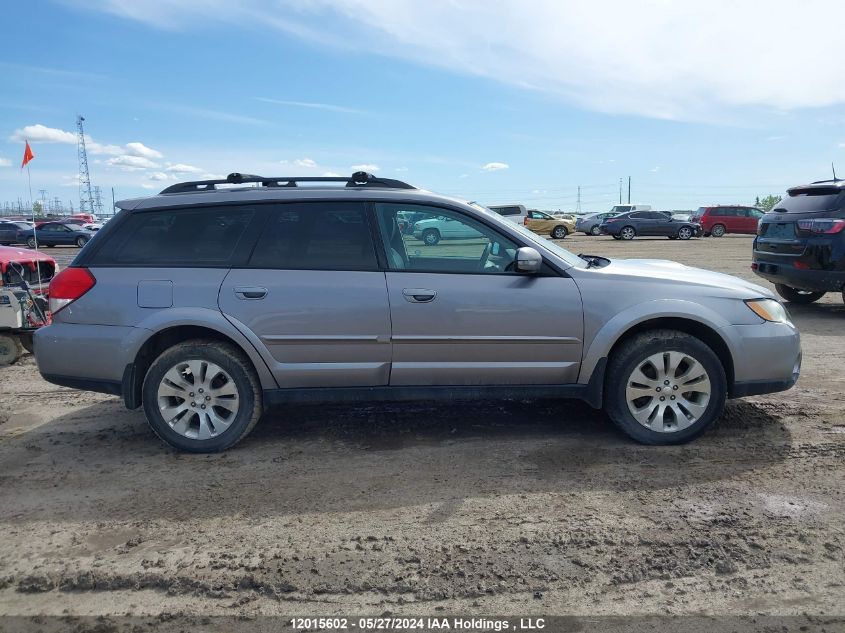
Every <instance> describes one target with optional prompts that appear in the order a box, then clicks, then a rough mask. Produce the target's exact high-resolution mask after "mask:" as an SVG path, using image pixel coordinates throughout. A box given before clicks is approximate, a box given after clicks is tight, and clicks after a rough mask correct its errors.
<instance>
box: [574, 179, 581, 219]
mask: <svg viewBox="0 0 845 633" xmlns="http://www.w3.org/2000/svg"><path fill="white" fill-rule="evenodd" d="M575 213H581V185H578V202H576V203H575Z"/></svg>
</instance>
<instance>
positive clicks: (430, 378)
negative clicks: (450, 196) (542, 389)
mask: <svg viewBox="0 0 845 633" xmlns="http://www.w3.org/2000/svg"><path fill="white" fill-rule="evenodd" d="M375 209H376V217H377V224H378V226H379V231H380V234H381V236H382V240H383V243H384V250H385V252H386V255H387V261H388V266H389V271H388V272H387V275H386V277H387V292H388V297H389V301H390V314H391V320H392V327H393V331H392V336H391V339H392V342H393V362H392V368H391V374H390V384H391V385H488V384H564V383H573V382H576V380H577V377H578V369H579V364H580V360H581V347H582V344H581V341H582V336H583V314H582V306H581V295H580V293H579V292H578V288H577V287H576V286H575V283H574V282H573V280H572V279H571V278H569V277H567V276H565V275H560V274H558V273H556V272H554V271H552V270H551V269H547V271H546V272H545V273H544V274H541V275H521V274H519V273H515V272H513V260H514V257H515V254H516V249H517V247H518V246H519V245H518V244H516V243H515V242H514V241H513V240H512V239H510V238H508V237H506V236H504V235H502V234H500V233H499V232H498V231H497V230H496V229H494V228H492V227H490V226H487V225H486V224H484V223H482V222H479V221H478V220H476V219H473V218H471V217H469V216H468V215H466V214H464V213H462V212H460V211H458V210H454V209H441V208H439V207H429V206H422V205H414V204H399V203H376V204H375ZM401 211H414V212H419V213H422V214H424V215H425V216H426V217H439V216H446V217H449V218H451V219H452V221H454V222H458V223H460V224H462V225H463V226H464V227H465V229H464V232H465V233H472V237H468V238H464V239H462V240H450V241H445V240H444V241H441V242H440V243H438V244H437V245H435V246H425V245H424V244H423V243H422V242H421V241H420V240H418V239H416V238H414V236H409V235H404V236H403V235H401V233H400V232H399V229H398V226H397V223H396V217H397V214H398V213H399V212H401Z"/></svg>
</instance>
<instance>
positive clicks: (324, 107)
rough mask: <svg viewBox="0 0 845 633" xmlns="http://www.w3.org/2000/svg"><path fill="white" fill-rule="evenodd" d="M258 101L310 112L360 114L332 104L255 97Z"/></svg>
mask: <svg viewBox="0 0 845 633" xmlns="http://www.w3.org/2000/svg"><path fill="white" fill-rule="evenodd" d="M256 99H258V100H259V101H263V102H264V103H273V104H275V105H282V106H291V107H295V108H310V109H312V110H326V111H328V112H341V113H344V114H362V112H361V110H355V109H354V108H347V107H345V106H339V105H334V104H332V103H315V102H311V101H285V100H282V99H268V98H267V97H256Z"/></svg>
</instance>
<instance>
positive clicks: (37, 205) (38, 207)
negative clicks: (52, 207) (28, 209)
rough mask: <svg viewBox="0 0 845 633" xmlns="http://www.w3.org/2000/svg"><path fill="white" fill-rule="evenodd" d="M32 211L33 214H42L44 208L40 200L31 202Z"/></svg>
mask: <svg viewBox="0 0 845 633" xmlns="http://www.w3.org/2000/svg"><path fill="white" fill-rule="evenodd" d="M32 213H33V214H34V215H43V214H44V208H43V205H42V204H41V201H40V200H36V201H35V202H33V203H32Z"/></svg>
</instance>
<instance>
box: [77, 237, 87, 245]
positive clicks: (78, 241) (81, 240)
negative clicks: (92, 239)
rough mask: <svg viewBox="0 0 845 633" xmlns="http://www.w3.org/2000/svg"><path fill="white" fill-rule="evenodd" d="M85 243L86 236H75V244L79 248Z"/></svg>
mask: <svg viewBox="0 0 845 633" xmlns="http://www.w3.org/2000/svg"><path fill="white" fill-rule="evenodd" d="M87 243H88V238H87V237H83V236H81V235H80V236H79V237H77V238H76V245H77V246H78V247H79V248H82V247H83V246H85V245H86V244H87Z"/></svg>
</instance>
